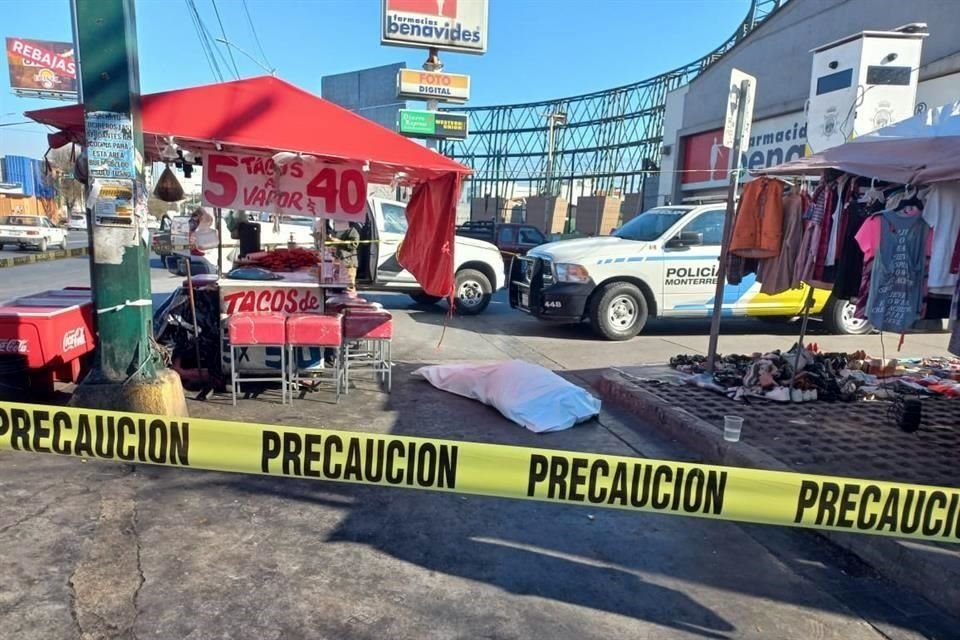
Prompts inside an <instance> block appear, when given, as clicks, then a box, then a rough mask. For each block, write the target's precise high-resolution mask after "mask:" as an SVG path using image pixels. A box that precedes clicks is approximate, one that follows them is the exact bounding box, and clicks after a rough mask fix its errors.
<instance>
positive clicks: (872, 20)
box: [658, 0, 960, 204]
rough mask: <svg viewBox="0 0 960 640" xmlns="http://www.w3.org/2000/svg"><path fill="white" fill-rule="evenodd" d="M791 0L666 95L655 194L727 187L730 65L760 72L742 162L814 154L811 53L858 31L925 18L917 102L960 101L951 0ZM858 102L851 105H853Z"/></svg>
mask: <svg viewBox="0 0 960 640" xmlns="http://www.w3.org/2000/svg"><path fill="white" fill-rule="evenodd" d="M879 9H880V3H877V2H876V1H875V0H791V2H788V3H786V4H785V5H784V6H782V7H781V8H780V9H779V10H778V11H776V12H775V13H774V14H772V15H771V16H770V17H769V18H768V19H767V20H766V21H765V22H764V23H763V24H761V25H759V26H758V27H757V28H756V29H755V30H754V31H753V32H752V33H750V35H749V36H747V37H746V38H745V39H744V40H742V41H741V42H740V43H738V44H737V45H736V46H735V47H734V48H733V49H731V50H730V51H728V52H727V53H726V54H725V55H724V56H723V58H721V59H720V60H718V61H717V62H715V63H714V64H713V65H711V66H710V67H709V68H708V69H707V70H706V71H704V72H703V73H702V74H701V75H700V76H698V77H697V78H696V79H694V80H693V81H692V82H690V83H689V84H687V85H685V86H683V87H680V88H679V89H676V90H674V91H673V92H671V93H670V94H669V95H668V96H667V103H666V111H665V115H664V135H663V147H662V149H661V154H662V155H661V159H662V161H661V165H660V169H661V173H660V185H659V196H658V200H659V203H660V204H663V203H665V202H671V203H681V202H697V201H709V200H719V199H722V198H724V197H725V195H726V184H727V171H726V170H727V167H728V162H729V161H730V158H729V153H730V150H729V149H726V148H725V147H722V146H721V145H720V144H719V142H720V141H721V140H722V139H723V121H724V114H725V109H726V103H727V93H728V83H729V78H730V70H731V69H732V68H737V69H740V70H742V71H744V72H746V73H748V74H750V75H752V76H754V77H756V78H757V89H756V98H755V102H754V116H753V123H752V130H751V133H750V140H749V145H748V148H747V149H745V150H742V152H743V153H742V156H741V158H742V162H743V166H744V168H745V169H748V170H750V169H758V168H762V167H768V166H773V165H776V164H780V163H782V162H786V161H788V160H793V159H795V158H798V157H802V156H803V155H807V154H808V153H809V149H808V147H807V116H806V111H805V107H806V104H807V100H808V97H809V95H810V74H811V66H812V60H813V55H812V53H811V51H812V50H813V49H815V48H817V47H820V46H822V45H824V44H826V43H829V42H833V41H836V40H839V39H841V38H844V37H846V36H849V35H851V34H855V33H859V32H862V31H890V30H893V29H896V28H898V27H901V26H903V25H906V24H910V23H926V24H927V31H928V32H929V35H928V36H927V37H926V38H925V39H924V40H923V51H922V56H921V61H920V69H919V85H918V88H917V99H916V109H917V110H923V109H925V108H928V107H935V106H940V105H942V104H946V103H947V102H951V101H955V100H958V99H960V39H957V37H956V36H957V34H958V33H960V10H958V9H960V7H958V5H957V4H956V2H954V1H953V0H911V1H910V2H900V3H893V2H889V3H888V2H885V3H882V10H879ZM851 108H854V105H851Z"/></svg>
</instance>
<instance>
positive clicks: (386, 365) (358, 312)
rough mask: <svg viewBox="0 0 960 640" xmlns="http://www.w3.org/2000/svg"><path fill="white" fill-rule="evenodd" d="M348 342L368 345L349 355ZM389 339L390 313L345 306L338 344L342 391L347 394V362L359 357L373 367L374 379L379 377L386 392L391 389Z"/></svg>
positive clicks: (391, 334) (348, 379) (390, 334)
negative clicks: (364, 348) (359, 351)
mask: <svg viewBox="0 0 960 640" xmlns="http://www.w3.org/2000/svg"><path fill="white" fill-rule="evenodd" d="M351 342H359V343H360V344H361V345H369V347H370V348H369V349H366V350H365V352H364V353H362V354H354V356H353V357H351V354H350V353H349V350H348V345H349V343H351ZM392 342H393V316H392V315H390V312H389V311H383V310H378V309H347V315H346V316H345V317H344V319H343V346H342V350H343V352H344V354H343V364H344V389H345V393H349V389H350V363H351V361H354V360H358V359H360V358H364V359H365V360H366V361H367V362H368V363H369V364H370V366H371V367H372V368H373V371H374V374H376V376H377V378H382V380H383V382H384V383H386V386H387V392H390V391H391V389H392V387H393V361H392V349H391V347H392Z"/></svg>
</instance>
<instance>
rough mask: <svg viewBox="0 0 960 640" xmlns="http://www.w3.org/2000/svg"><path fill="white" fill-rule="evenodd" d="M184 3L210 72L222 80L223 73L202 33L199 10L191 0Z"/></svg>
mask: <svg viewBox="0 0 960 640" xmlns="http://www.w3.org/2000/svg"><path fill="white" fill-rule="evenodd" d="M184 3H185V4H186V5H187V13H189V14H190V20H191V21H192V22H193V28H194V30H195V31H196V32H197V38H198V39H199V40H200V48H201V49H202V50H203V55H204V57H205V58H206V59H207V65H208V66H209V67H210V72H211V73H213V77H214V78H215V79H216V80H218V81H220V82H223V73H222V72H221V71H220V65H218V64H217V58H216V56H215V55H214V53H213V50H212V49H211V47H210V42H209V40H208V39H207V37H206V35H205V34H204V29H203V22H202V20H201V19H200V12H199V11H197V5H196V4H195V3H194V1H193V0H184Z"/></svg>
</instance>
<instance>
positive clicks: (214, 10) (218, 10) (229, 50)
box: [210, 0, 240, 80]
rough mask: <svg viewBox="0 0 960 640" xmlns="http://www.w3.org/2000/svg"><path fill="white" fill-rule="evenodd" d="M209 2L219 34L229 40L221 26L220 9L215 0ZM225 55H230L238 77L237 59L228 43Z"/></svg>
mask: <svg viewBox="0 0 960 640" xmlns="http://www.w3.org/2000/svg"><path fill="white" fill-rule="evenodd" d="M210 4H212V5H213V12H214V13H215V14H216V15H217V22H218V23H219V24H220V35H222V36H223V39H224V40H226V41H227V42H230V38H228V37H227V30H226V29H224V28H223V20H221V19H220V9H219V8H218V7H217V0H210ZM227 55H229V56H230V64H232V65H233V72H234V73H235V74H236V76H237V80H239V79H240V70H239V69H238V68H237V61H236V60H235V59H234V58H233V49H231V48H230V45H229V44H228V45H227Z"/></svg>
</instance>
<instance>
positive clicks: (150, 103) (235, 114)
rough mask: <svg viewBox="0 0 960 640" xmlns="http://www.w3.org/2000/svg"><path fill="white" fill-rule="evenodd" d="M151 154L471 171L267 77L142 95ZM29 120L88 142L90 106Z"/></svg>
mask: <svg viewBox="0 0 960 640" xmlns="http://www.w3.org/2000/svg"><path fill="white" fill-rule="evenodd" d="M140 109H141V122H142V127H143V136H144V152H145V154H146V156H147V158H148V159H150V160H160V159H161V158H160V150H161V149H163V148H164V147H165V146H166V141H165V140H164V138H165V137H167V136H173V137H174V138H175V139H176V142H177V144H179V145H180V146H182V147H184V148H186V149H190V150H191V151H193V152H195V153H196V152H203V151H213V150H214V149H215V148H216V146H217V145H219V146H220V147H221V150H223V151H234V152H248V153H249V152H263V153H265V154H270V155H272V154H274V153H276V152H282V151H288V152H294V153H304V154H310V155H313V156H317V157H319V158H326V159H330V160H347V161H357V162H361V163H362V162H369V163H370V173H369V175H368V179H369V180H370V181H371V182H378V183H382V184H387V183H390V182H391V181H393V180H394V179H395V178H396V177H397V174H398V173H399V172H403V174H406V176H403V175H401V176H400V177H401V180H400V182H404V183H415V182H420V181H424V180H429V179H431V178H435V177H438V176H440V175H442V174H445V173H449V172H454V173H458V174H460V175H467V174H469V173H470V169H469V168H467V167H465V166H463V165H462V164H459V163H457V162H454V161H453V160H450V159H449V158H447V157H445V156H442V155H440V154H439V153H436V152H435V151H432V150H430V149H427V148H426V147H424V146H422V145H419V144H417V143H416V142H413V141H412V140H409V139H407V138H404V137H403V136H401V135H399V134H397V133H395V132H393V131H390V130H389V129H386V128H384V127H381V126H380V125H378V124H376V123H374V122H371V121H370V120H367V119H366V118H363V117H361V116H358V115H357V114H355V113H353V112H351V111H348V110H347V109H344V108H343V107H340V106H338V105H335V104H333V103H332V102H328V101H327V100H324V99H323V98H319V97H317V96H315V95H313V94H311V93H309V92H307V91H304V90H303V89H301V88H299V87H297V86H294V85H292V84H290V83H289V82H285V81H283V80H280V79H279V78H275V77H273V76H260V77H256V78H248V79H245V80H237V81H234V82H224V83H221V84H210V85H203V86H199V87H190V88H187V89H176V90H173V91H162V92H160V93H151V94H147V95H144V96H142V97H141V106H140ZM25 115H26V116H27V117H28V118H31V119H33V120H36V121H37V122H40V123H42V124H47V125H50V126H52V127H56V128H57V129H59V130H60V131H62V132H63V134H65V137H63V136H61V137H60V138H59V140H60V144H53V143H52V142H53V139H54V138H53V136H56V135H57V134H53V135H52V136H51V146H61V145H62V144H64V143H66V142H68V141H71V142H76V143H78V144H83V143H84V113H83V105H82V104H75V105H69V106H64V107H54V108H51V109H38V110H36V111H28V112H26V114H25Z"/></svg>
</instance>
